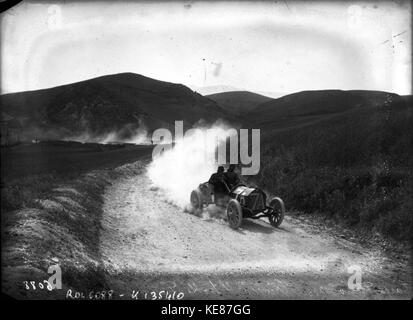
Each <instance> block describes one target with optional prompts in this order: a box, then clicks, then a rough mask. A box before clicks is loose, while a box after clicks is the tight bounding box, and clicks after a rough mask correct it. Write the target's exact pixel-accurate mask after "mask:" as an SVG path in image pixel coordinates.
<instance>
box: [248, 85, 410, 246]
mask: <svg viewBox="0 0 413 320" xmlns="http://www.w3.org/2000/svg"><path fill="white" fill-rule="evenodd" d="M357 96H359V97H362V96H363V93H362V94H361V95H360V94H357ZM388 97H390V98H389V99H386V100H384V101H382V103H381V105H378V106H375V107H374V108H357V107H355V108H352V110H351V112H344V113H339V114H337V116H335V117H333V118H327V119H324V120H323V119H321V120H320V121H318V122H315V123H309V124H308V125H307V126H296V127H291V128H289V129H288V128H286V129H285V130H278V131H276V130H274V131H272V132H271V131H269V133H268V134H266V135H264V136H263V137H262V140H261V146H262V152H261V171H260V173H259V175H258V176H257V177H255V180H256V182H257V183H258V184H259V185H261V186H263V187H264V188H266V189H267V190H269V191H270V192H272V193H275V194H278V195H280V196H281V197H282V198H283V199H285V201H286V205H287V207H288V208H289V209H297V210H300V211H303V212H305V213H316V214H322V215H324V216H326V217H328V218H331V219H333V220H335V221H337V222H340V223H343V224H345V225H347V226H349V227H352V228H356V229H358V230H363V229H365V230H368V232H369V233H370V234H372V233H373V232H374V231H376V232H380V233H382V234H384V235H386V236H389V237H391V238H393V239H396V240H408V239H411V236H412V234H413V107H412V103H411V102H412V100H411V97H410V98H409V97H403V99H393V97H394V95H390V96H388ZM373 98H374V97H373ZM373 98H370V100H369V101H374V99H373ZM363 99H367V98H366V97H364V98H363ZM346 106H347V104H346V103H342V104H341V105H340V103H339V102H338V105H333V106H332V107H331V109H332V110H339V111H342V110H343V109H345V107H346ZM294 110H297V114H299V113H300V111H299V110H298V109H294ZM314 110H316V109H313V111H314ZM308 111H309V112H311V108H310V109H309V110H308ZM279 112H280V113H281V112H282V111H281V110H280V111H279Z"/></svg>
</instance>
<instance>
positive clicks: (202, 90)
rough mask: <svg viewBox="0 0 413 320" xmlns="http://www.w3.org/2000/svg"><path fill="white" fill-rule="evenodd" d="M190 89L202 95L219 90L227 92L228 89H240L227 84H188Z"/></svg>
mask: <svg viewBox="0 0 413 320" xmlns="http://www.w3.org/2000/svg"><path fill="white" fill-rule="evenodd" d="M188 87H189V88H191V90H193V91H195V92H197V93H199V94H202V95H203V96H207V95H210V94H215V93H221V92H229V91H242V89H240V88H235V87H232V86H227V85H215V86H205V87H200V86H195V85H188Z"/></svg>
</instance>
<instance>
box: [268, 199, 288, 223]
mask: <svg viewBox="0 0 413 320" xmlns="http://www.w3.org/2000/svg"><path fill="white" fill-rule="evenodd" d="M270 208H271V210H272V212H271V214H270V216H269V217H268V220H269V221H270V223H271V225H272V226H274V227H278V226H279V225H280V224H281V222H283V220H284V214H285V206H284V202H283V201H282V200H281V199H280V198H278V197H275V198H273V199H272V200H271V202H270Z"/></svg>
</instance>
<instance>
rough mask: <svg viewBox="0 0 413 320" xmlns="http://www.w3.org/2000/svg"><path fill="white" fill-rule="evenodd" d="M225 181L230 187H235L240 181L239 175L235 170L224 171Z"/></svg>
mask: <svg viewBox="0 0 413 320" xmlns="http://www.w3.org/2000/svg"><path fill="white" fill-rule="evenodd" d="M224 181H225V182H226V184H227V185H228V187H229V188H230V189H232V188H233V187H235V186H236V185H237V184H239V183H240V179H239V176H238V174H237V173H236V172H234V171H227V172H225V173H224Z"/></svg>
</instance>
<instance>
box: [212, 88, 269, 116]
mask: <svg viewBox="0 0 413 320" xmlns="http://www.w3.org/2000/svg"><path fill="white" fill-rule="evenodd" d="M207 97H208V98H209V99H211V100H214V101H215V102H217V103H218V104H219V105H220V106H221V107H222V108H224V109H225V110H227V111H229V112H232V113H234V114H238V115H243V114H246V113H248V112H250V111H251V110H253V109H255V108H256V107H257V106H258V105H260V104H262V103H265V102H268V101H270V100H272V98H269V97H266V96H263V95H260V94H256V93H253V92H249V91H231V92H222V93H216V94H211V95H208V96H207Z"/></svg>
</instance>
